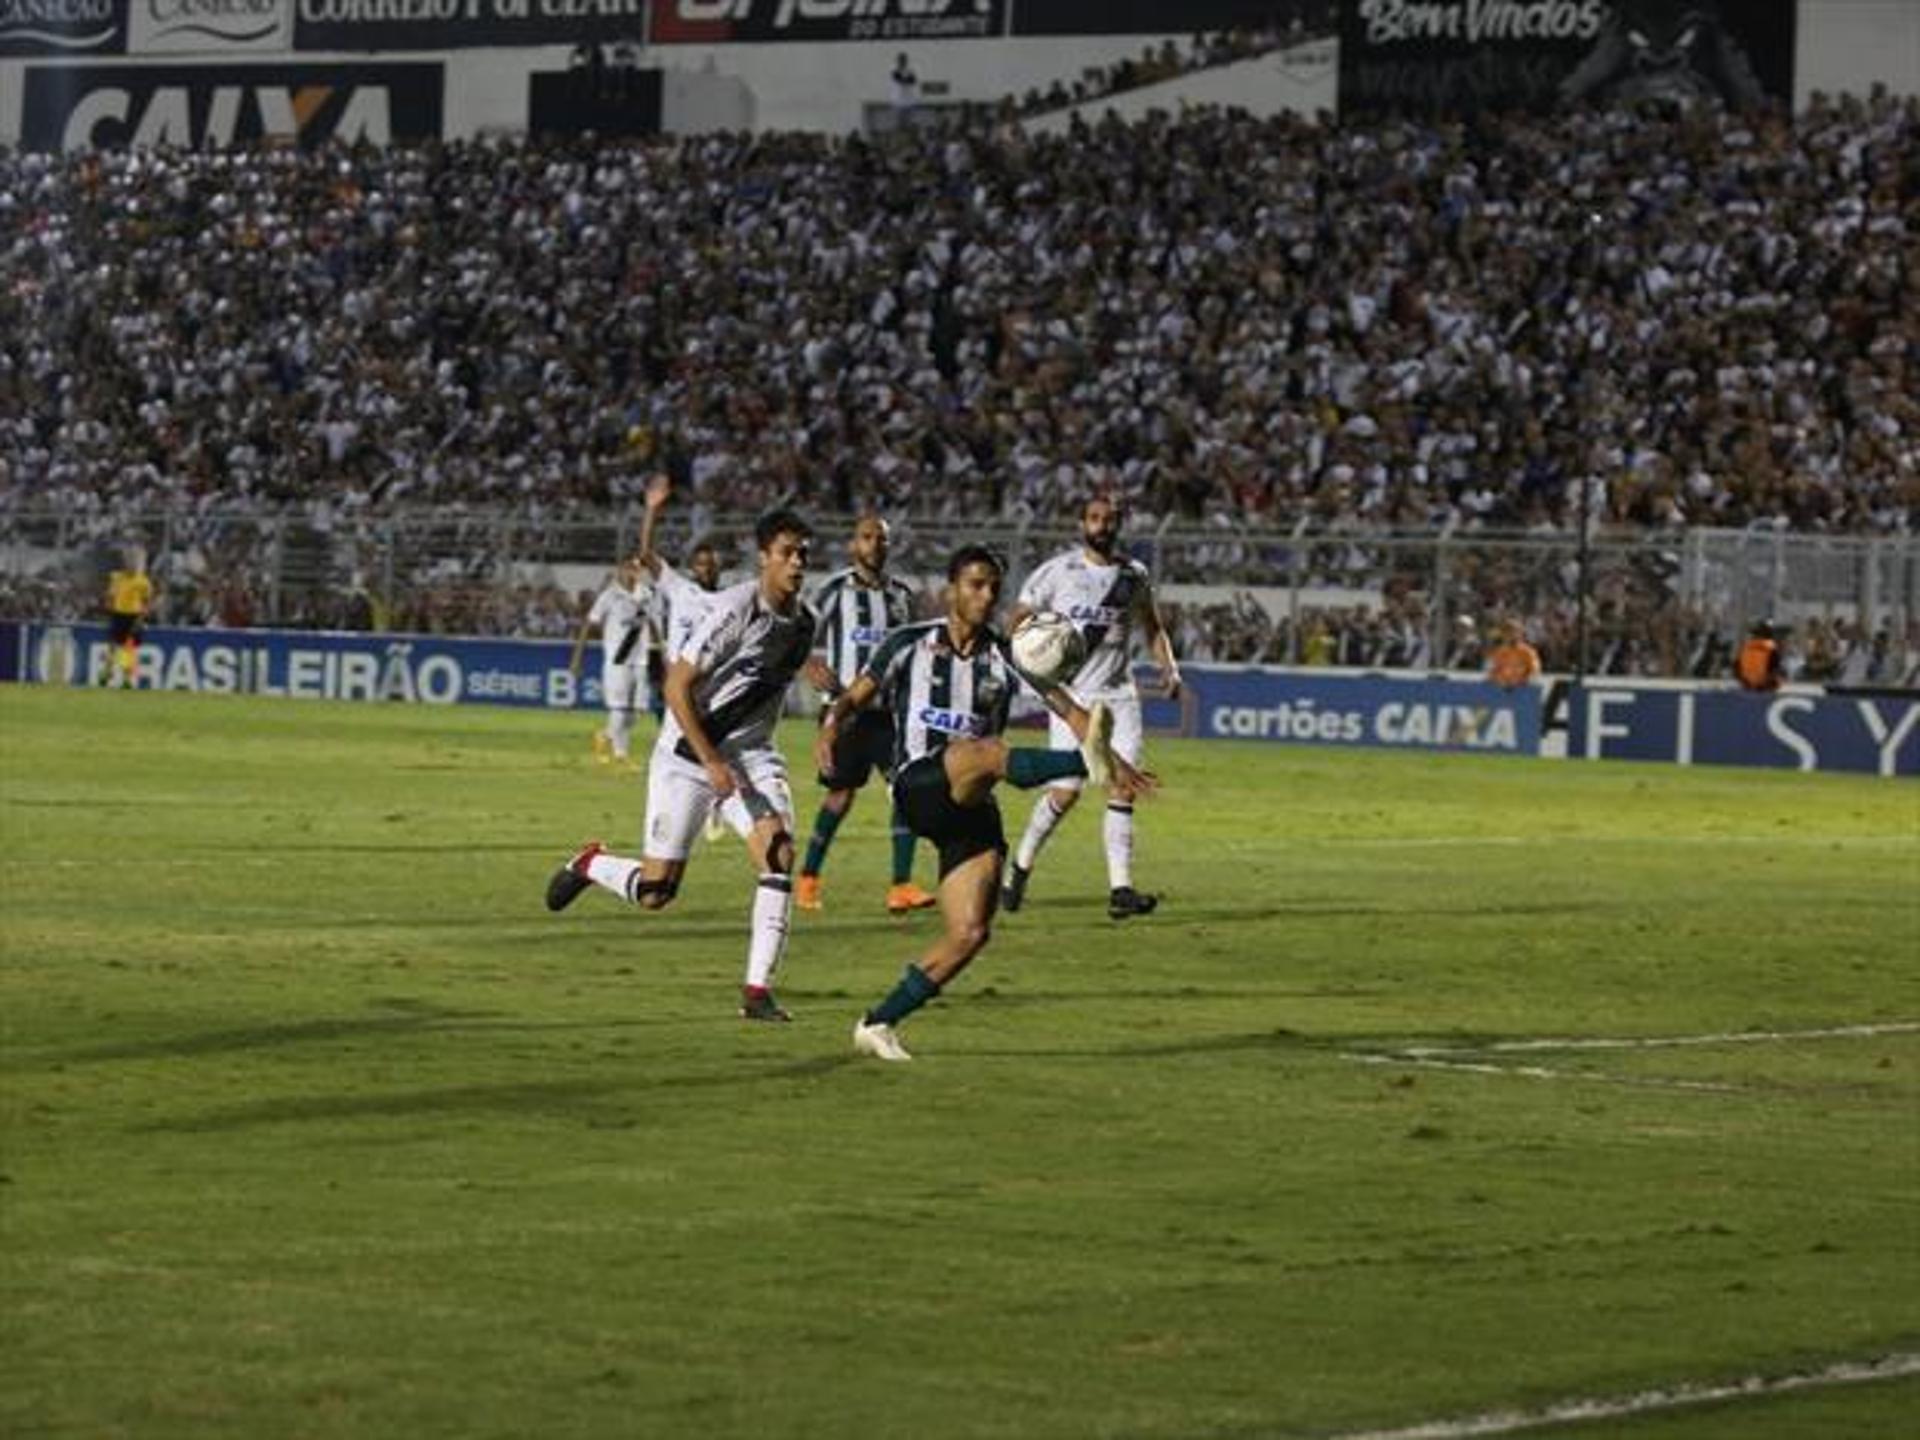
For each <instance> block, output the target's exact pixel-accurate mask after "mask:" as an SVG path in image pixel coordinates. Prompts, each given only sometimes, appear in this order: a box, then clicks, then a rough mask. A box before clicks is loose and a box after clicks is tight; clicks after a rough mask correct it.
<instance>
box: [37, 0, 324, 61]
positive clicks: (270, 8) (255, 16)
mask: <svg viewBox="0 0 1920 1440" xmlns="http://www.w3.org/2000/svg"><path fill="white" fill-rule="evenodd" d="M4 3H5V0H0V4H4ZM293 4H294V0H128V10H127V53H129V54H131V55H279V54H284V53H286V51H288V50H289V49H291V48H292V45H293Z"/></svg>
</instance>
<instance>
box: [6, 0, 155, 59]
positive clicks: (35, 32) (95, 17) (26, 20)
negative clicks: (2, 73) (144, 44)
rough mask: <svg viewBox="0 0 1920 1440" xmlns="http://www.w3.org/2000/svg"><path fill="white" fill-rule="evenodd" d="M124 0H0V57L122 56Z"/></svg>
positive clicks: (124, 16)
mask: <svg viewBox="0 0 1920 1440" xmlns="http://www.w3.org/2000/svg"><path fill="white" fill-rule="evenodd" d="M126 48H127V0H0V56H7V55H120V54H124V53H125V51H126Z"/></svg>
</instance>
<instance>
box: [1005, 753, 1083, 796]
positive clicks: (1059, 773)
mask: <svg viewBox="0 0 1920 1440" xmlns="http://www.w3.org/2000/svg"><path fill="white" fill-rule="evenodd" d="M1086 773H1087V762H1086V761H1084V760H1082V759H1081V758H1080V752H1079V751H1077V750H1041V749H1039V748H1038V747H1036V746H1032V745H1020V746H1016V747H1014V748H1012V749H1010V750H1008V751H1007V780H1008V781H1009V783H1011V784H1013V785H1014V786H1016V787H1017V788H1019V789H1021V790H1031V789H1032V788H1033V787H1034V786H1036V785H1044V784H1046V783H1047V782H1048V781H1049V780H1066V779H1069V778H1071V777H1072V776H1075V775H1082V776H1084V775H1085V774H1086Z"/></svg>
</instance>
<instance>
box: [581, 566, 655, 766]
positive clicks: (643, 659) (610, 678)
mask: <svg viewBox="0 0 1920 1440" xmlns="http://www.w3.org/2000/svg"><path fill="white" fill-rule="evenodd" d="M643 575H644V571H643V570H642V569H641V565H640V561H639V559H638V557H634V558H631V559H627V560H622V561H621V562H620V568H619V569H618V570H617V571H615V572H614V575H613V578H612V579H610V580H609V581H608V582H607V584H606V587H605V588H604V589H602V590H601V592H600V593H599V594H598V595H596V596H595V597H594V601H593V606H592V608H591V609H589V610H588V611H587V614H586V618H585V619H584V620H582V621H581V622H580V629H579V632H578V633H577V634H576V635H575V636H574V637H573V655H572V657H571V658H570V659H569V660H568V661H567V670H568V672H569V673H570V674H573V675H576V676H577V675H578V674H579V673H580V661H581V658H582V656H583V655H584V654H585V652H586V648H587V637H588V636H589V635H590V634H592V633H593V631H594V630H596V629H597V630H599V632H600V696H601V699H602V701H604V702H605V704H606V707H607V723H606V725H605V727H604V728H602V729H600V730H596V731H595V732H594V736H593V753H594V758H595V759H597V760H599V761H600V763H601V764H603V765H605V764H609V763H618V764H622V765H624V764H627V763H629V754H630V752H631V750H632V745H633V716H634V712H635V711H636V710H637V709H638V708H639V706H641V705H644V704H645V703H646V692H647V652H648V646H647V606H648V602H649V601H650V600H651V599H652V597H651V595H649V594H648V593H647V588H646V582H645V580H644V578H643Z"/></svg>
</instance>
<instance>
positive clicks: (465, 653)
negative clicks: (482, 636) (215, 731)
mask: <svg viewBox="0 0 1920 1440" xmlns="http://www.w3.org/2000/svg"><path fill="white" fill-rule="evenodd" d="M16 631H17V633H16V635H15V636H14V644H13V646H12V647H10V648H12V649H13V650H14V651H15V657H16V658H15V661H14V665H15V668H16V670H17V673H18V676H19V678H20V679H22V680H29V681H34V682H37V683H39V684H52V685H97V684H99V683H101V681H102V680H103V679H104V678H105V677H106V674H107V670H108V651H107V632H106V627H105V626H101V625H46V624H40V623H28V624H23V625H20V626H18V627H16ZM570 649H571V647H570V646H569V645H568V644H567V642H566V641H564V640H473V639H465V638H455V637H453V636H446V635H361V634H348V633H340V632H306V631H286V630H184V629H179V630H176V629H166V628H159V627H156V628H154V629H151V630H148V631H147V632H146V634H145V635H144V636H143V637H142V640H141V643H140V652H139V659H138V662H137V665H136V669H135V678H136V681H137V683H138V684H139V685H140V687H141V688H143V689H156V690H196V691H203V692H206V693H209V694H239V695H290V696H294V697H297V698H304V699H314V700H398V701H403V702H420V703H425V704H430V705H459V704H488V705H523V706H537V707H539V708H541V709H549V710H574V709H586V708H592V709H598V708H599V706H600V704H601V694H600V677H599V675H598V674H597V673H595V672H593V671H590V672H589V673H588V674H586V675H584V676H582V677H580V678H578V679H576V678H575V677H574V676H573V675H571V674H570V673H568V670H567V658H568V655H569V652H570Z"/></svg>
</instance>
